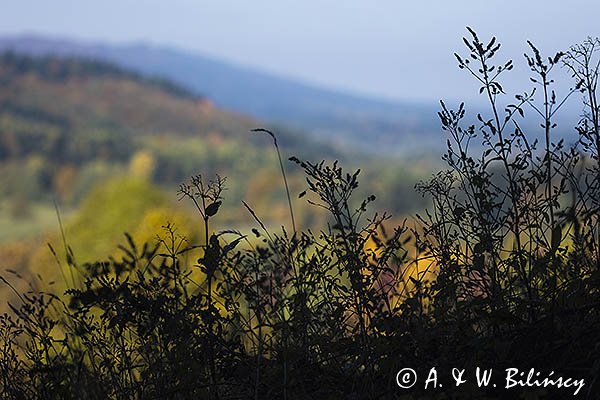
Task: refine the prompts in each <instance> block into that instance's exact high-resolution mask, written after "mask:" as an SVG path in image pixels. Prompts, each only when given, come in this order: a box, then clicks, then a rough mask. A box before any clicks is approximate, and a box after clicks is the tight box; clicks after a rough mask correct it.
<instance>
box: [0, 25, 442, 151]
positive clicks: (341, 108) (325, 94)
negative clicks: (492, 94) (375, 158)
mask: <svg viewBox="0 0 600 400" xmlns="http://www.w3.org/2000/svg"><path fill="white" fill-rule="evenodd" d="M7 49H12V50H16V51H19V52H25V53H28V54H36V55H43V54H51V55H77V56H86V57H94V58H99V59H104V60H109V61H111V62H114V63H116V64H118V65H121V66H124V67H127V68H130V69H132V70H135V71H138V72H140V73H142V74H144V75H147V76H160V77H163V78H167V79H170V80H172V81H173V82H176V83H178V84H180V85H183V86H184V87H186V88H189V89H190V90H191V91H193V92H194V93H196V94H202V95H206V96H207V97H209V98H210V99H211V100H213V101H214V102H215V104H216V105H217V106H219V107H223V108H225V109H230V110H235V111H238V112H241V113H244V114H248V115H252V116H255V117H256V118H259V119H262V120H266V121H272V122H275V123H281V124H285V125H287V126H292V127H296V128H298V129H301V130H305V131H307V132H309V133H312V134H313V135H314V136H316V137H319V138H327V139H328V140H334V141H335V142H336V143H338V144H339V145H341V146H344V147H348V146H350V145H352V144H353V145H359V146H361V147H362V148H363V149H365V150H370V151H374V152H382V151H385V152H390V153H391V152H401V151H404V153H409V152H412V151H414V150H415V149H419V150H421V151H423V150H428V149H430V148H431V147H435V148H439V140H437V139H438V137H437V134H436V133H437V132H438V127H439V124H438V120H437V115H436V113H437V108H438V107H437V104H421V103H414V102H397V101H388V100H381V99H374V98H369V97H363V96H359V95H353V94H347V93H342V92H339V91H336V90H329V89H324V88H320V87H315V86H312V85H309V84H305V83H302V82H297V81H294V80H292V79H287V78H282V77H279V76H274V75H271V74H267V73H264V72H261V71H256V70H253V69H249V68H245V67H242V66H238V65H234V64H231V63H227V62H223V61H220V60H215V59H212V58H209V57H206V56H202V55H199V54H191V53H187V52H184V51H179V50H175V49H170V48H162V47H154V46H148V45H143V44H139V45H127V46H114V45H105V44H98V43H86V42H76V41H71V40H66V39H48V38H45V37H38V36H23V37H5V38H0V50H7ZM415 138H418V139H419V140H415Z"/></svg>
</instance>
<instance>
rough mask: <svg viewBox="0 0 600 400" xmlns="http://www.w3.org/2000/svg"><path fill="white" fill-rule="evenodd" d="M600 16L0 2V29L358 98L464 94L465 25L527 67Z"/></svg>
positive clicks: (522, 10) (551, 3) (390, 6)
mask: <svg viewBox="0 0 600 400" xmlns="http://www.w3.org/2000/svg"><path fill="white" fill-rule="evenodd" d="M598 15H600V2H596V1H592V0H589V1H583V0H570V1H568V2H567V1H559V0H546V1H540V0H527V1H522V0H521V1H499V0H488V1H481V0H473V1H471V0H469V1H466V0H464V1H461V0H455V1H443V0H438V1H425V0H422V1H406V0H404V1H403V0H377V1H366V0H364V1H359V0H343V1H339V0H338V1H333V0H320V1H315V0H298V1H292V0H265V1H248V0H220V1H203V0H102V1H87V0H85V1H84V0H52V1H49V0H37V1H33V0H18V1H16V0H15V1H7V0H2V11H1V12H0V34H1V35H14V34H22V33H43V34H49V35H52V36H59V37H69V38H80V39H87V40H94V41H108V42H112V43H128V42H140V41H142V42H147V43H153V44H159V45H168V46H175V47H178V48H180V49H185V50H188V51H192V52H201V53H204V54H207V55H211V56H216V57H218V58H220V59H225V60H230V61H234V62H237V63H241V64H244V65H247V66H252V67H257V68H259V69H262V70H266V71H270V72H275V73H277V74H279V75H284V76H290V77H295V78H300V79H301V80H303V81H305V82H313V83H317V84H321V85H326V86H328V87H333V88H339V89H344V90H350V91H354V92H358V93H365V94H372V95H376V96H383V97H389V98H396V99H422V100H437V99H441V98H443V99H457V98H465V99H469V98H473V97H476V87H475V85H474V83H473V82H472V80H471V79H469V78H468V76H466V74H465V73H464V71H460V70H458V69H457V68H456V63H455V60H454V57H453V55H452V54H453V52H455V51H459V52H463V53H464V50H463V48H464V46H463V44H462V36H463V35H464V34H466V30H465V26H467V25H468V26H471V27H473V28H475V29H476V30H477V31H478V32H479V33H480V36H482V37H486V38H487V37H489V36H490V35H496V36H497V37H498V39H499V40H500V41H501V42H502V43H503V44H504V52H503V53H502V56H503V57H506V58H508V57H511V58H514V59H515V61H516V62H517V67H524V66H525V64H524V62H523V56H522V54H523V52H524V51H525V50H526V42H525V41H526V40H527V39H530V40H532V41H533V42H534V43H536V44H537V45H538V47H539V48H540V49H541V50H542V52H546V53H548V54H549V53H554V52H555V51H557V50H562V49H565V48H567V47H568V46H569V45H571V44H574V43H577V42H581V41H582V40H583V39H585V38H586V37H587V36H598V35H600V32H599V28H598V27H599V24H598V22H597V21H598ZM514 80H515V81H518V82H519V84H521V83H526V82H527V76H526V75H519V74H515V77H514ZM520 87H522V86H519V88H520Z"/></svg>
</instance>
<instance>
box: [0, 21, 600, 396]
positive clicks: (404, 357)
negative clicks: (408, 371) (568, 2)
mask: <svg viewBox="0 0 600 400" xmlns="http://www.w3.org/2000/svg"><path fill="white" fill-rule="evenodd" d="M469 32H470V34H471V37H470V39H468V40H467V39H465V44H466V46H467V49H468V51H469V54H468V56H466V57H463V56H459V55H456V58H457V60H458V63H459V67H460V68H462V69H465V70H466V71H468V72H470V73H471V74H472V75H473V76H474V77H475V78H476V79H477V81H478V82H479V83H480V85H481V86H480V93H481V94H483V95H485V96H486V98H487V100H488V102H489V106H490V108H489V112H488V115H486V114H479V115H477V123H476V124H475V125H467V126H465V125H464V120H465V116H466V109H465V107H464V105H463V104H461V105H460V106H459V107H458V109H457V110H452V109H450V108H448V107H447V106H446V105H445V104H444V103H442V109H441V111H440V113H439V116H440V120H441V124H442V128H443V129H444V131H446V133H447V134H448V135H449V139H448V147H447V152H446V154H445V155H444V160H445V161H446V162H447V165H448V169H447V170H445V171H440V172H438V173H437V174H435V176H434V177H433V178H432V179H431V180H429V181H428V182H421V183H419V184H418V185H417V188H418V190H419V191H420V192H421V193H422V194H424V195H427V196H428V197H429V198H430V199H431V201H432V203H431V207H429V208H428V209H427V210H425V211H424V213H422V215H418V216H417V218H416V222H417V223H418V225H417V226H415V227H414V228H412V229H408V228H407V222H404V223H402V224H401V225H400V226H395V227H393V226H391V223H390V217H389V215H388V214H386V213H383V214H379V213H372V214H371V213H370V212H369V208H370V207H371V203H373V202H374V201H375V196H374V195H369V196H366V198H364V199H355V196H354V194H355V191H356V189H357V188H358V177H359V173H360V171H354V172H351V173H348V172H344V170H343V169H342V167H340V165H339V164H338V162H332V163H327V162H325V161H322V162H317V163H314V162H310V161H305V160H300V159H298V158H296V157H292V158H290V160H291V161H292V162H293V163H295V164H296V165H297V166H298V167H299V168H300V169H302V171H303V173H304V175H305V176H306V184H307V187H306V190H304V191H302V192H301V193H300V195H299V198H305V199H306V200H307V202H308V203H309V204H311V205H312V206H314V207H319V208H321V209H324V210H325V211H326V212H327V214H328V218H329V219H328V222H327V224H326V225H325V226H323V227H322V229H321V230H320V231H318V232H315V231H314V230H310V229H308V230H299V229H298V227H297V226H296V224H295V221H294V219H293V209H292V200H291V196H290V194H289V187H288V185H287V179H286V178H285V169H284V168H283V162H282V161H281V153H280V149H279V147H278V146H277V140H276V136H275V134H274V133H272V132H270V131H266V130H259V131H264V132H266V133H268V134H269V135H271V136H272V138H273V139H274V145H275V146H276V149H277V151H278V156H279V161H280V167H281V170H282V175H283V178H284V185H285V186H286V192H287V195H288V205H289V208H290V218H291V219H292V232H288V231H287V230H286V229H285V228H282V229H281V230H280V231H277V232H275V231H273V230H272V229H270V228H269V227H267V226H266V225H265V224H264V223H263V222H262V220H261V217H260V216H259V215H257V213H256V212H255V211H254V210H253V209H252V208H251V207H250V206H249V205H248V204H247V203H243V204H244V206H245V208H246V209H247V210H248V212H249V213H250V214H251V215H252V217H253V218H254V220H255V222H256V224H257V226H256V227H254V228H248V230H249V231H248V232H246V233H244V232H242V231H238V230H235V229H230V230H223V231H214V226H215V224H214V219H215V218H217V216H218V215H219V212H221V205H222V201H223V194H224V190H225V186H224V183H225V181H224V179H222V178H220V177H218V176H217V178H216V179H215V180H208V181H207V180H206V179H205V178H203V177H202V176H200V175H197V176H194V177H192V178H191V180H190V182H189V183H186V184H182V185H181V186H180V188H179V195H180V199H187V200H189V201H191V202H192V203H193V204H194V206H195V208H196V210H197V211H198V213H199V215H200V218H201V225H200V229H202V230H203V231H204V239H203V242H202V243H199V244H197V243H189V242H188V240H187V239H186V238H185V237H182V236H180V235H179V234H178V232H177V229H176V227H174V226H173V225H171V224H167V225H166V226H165V227H164V232H163V234H162V235H161V236H159V237H158V240H157V241H156V244H155V245H150V244H144V245H143V246H141V247H140V246H139V245H138V244H137V243H135V241H134V240H133V238H132V237H131V236H129V235H126V242H127V243H126V244H125V245H123V246H120V247H119V248H120V250H121V252H122V255H121V256H120V257H109V259H108V260H105V261H99V262H95V263H88V264H84V265H78V264H76V262H75V257H74V255H73V252H72V251H71V250H70V248H68V246H66V252H67V254H68V259H67V264H68V268H70V269H71V271H72V272H73V274H75V273H77V274H78V276H79V277H80V278H81V279H80V280H79V281H80V282H78V281H77V280H76V279H74V278H73V277H71V282H72V284H73V286H74V287H72V288H70V289H69V290H67V291H66V293H65V295H64V296H57V295H53V294H51V293H47V292H48V291H46V292H43V291H40V290H35V289H34V288H33V287H32V290H31V291H30V292H28V293H18V292H17V293H16V294H17V297H18V300H19V304H18V305H11V310H12V312H11V313H10V314H5V315H3V316H2V317H0V338H1V340H2V352H1V353H0V391H1V398H3V399H23V398H25V399H38V398H40V399H54V398H61V399H62V398H73V399H75V398H76V399H96V398H98V399H105V398H118V399H121V398H139V399H153V398H168V399H187V398H190V399H192V398H193V399H198V398H200V399H248V398H253V399H308V398H315V399H317V398H318V399H320V398H335V399H337V398H348V399H351V398H352V399H362V398H365V399H384V398H386V399H395V398H403V399H416V398H428V397H422V396H429V398H432V397H435V396H438V395H439V396H438V397H439V398H442V397H443V396H444V395H446V396H447V397H448V398H452V396H454V397H456V398H496V397H497V396H498V395H499V394H498V392H494V390H493V389H491V388H489V389H486V388H477V387H475V386H474V385H473V386H472V387H468V385H466V386H467V387H460V388H454V389H451V388H447V387H445V388H444V394H442V393H441V389H440V391H438V392H435V393H433V392H431V391H430V392H426V391H425V392H424V391H423V390H422V388H421V390H420V389H418V388H415V389H414V391H413V392H410V393H408V392H406V391H400V390H399V389H398V387H397V385H396V383H395V380H394V379H395V374H396V372H397V371H398V370H400V369H401V368H403V367H407V366H408V367H412V368H415V369H417V370H418V371H423V370H427V369H428V368H430V367H432V366H436V367H438V368H442V367H449V368H452V367H456V366H461V367H468V366H480V365H485V367H486V368H487V367H504V366H511V367H515V366H523V367H526V368H531V367H534V366H541V367H542V368H552V369H555V370H558V369H560V370H561V372H565V373H566V372H568V371H576V372H577V374H578V376H581V375H584V376H585V377H586V378H587V379H588V380H587V384H589V386H586V387H587V388H588V389H587V390H588V391H587V397H588V398H590V399H592V398H595V397H594V396H595V395H596V394H597V382H596V380H597V378H596V377H597V376H599V373H600V364H599V363H598V359H599V358H598V357H599V356H600V355H599V354H598V352H599V349H600V342H599V341H598V340H599V339H598V336H597V333H598V331H599V330H600V315H599V312H600V301H598V298H599V296H598V295H599V287H600V272H599V270H598V263H599V259H600V258H599V255H600V216H599V213H600V212H599V211H598V210H599V207H598V201H599V200H598V199H599V198H600V165H599V162H600V159H599V154H600V117H599V115H600V109H599V108H598V107H599V106H598V103H597V95H596V84H597V79H598V72H599V71H598V68H599V67H598V65H599V64H598V59H597V54H596V49H597V48H598V46H599V42H598V41H597V40H591V39H590V40H588V41H586V42H584V44H582V45H581V46H575V47H573V48H572V49H571V50H570V51H569V52H567V53H564V54H563V53H558V54H556V55H554V56H553V57H550V58H548V59H545V58H543V57H542V56H541V53H540V52H539V51H538V49H537V48H536V47H534V46H533V45H532V44H531V43H530V48H531V54H529V55H526V60H527V63H528V65H529V67H530V69H531V71H532V73H533V75H534V77H533V78H532V82H533V83H534V85H537V88H538V90H535V88H534V89H532V90H531V91H529V92H525V93H523V94H519V95H517V96H516V97H515V100H516V101H515V102H514V103H513V104H507V105H505V106H503V105H502V104H503V103H502V101H503V99H504V97H505V93H504V89H503V87H502V85H501V83H500V80H499V79H500V77H501V76H502V75H503V74H504V73H505V72H507V71H510V70H511V69H512V65H513V64H512V62H510V61H509V62H506V63H501V64H495V57H496V56H497V53H498V51H499V49H500V45H499V44H497V43H496V40H495V39H492V40H491V41H490V42H488V43H484V42H482V41H481V40H480V39H479V38H478V36H477V35H476V34H475V32H474V31H472V30H470V29H469ZM560 65H564V66H565V67H566V68H568V69H569V70H570V71H571V72H572V74H573V76H574V78H575V80H576V81H575V84H574V86H573V89H571V90H569V91H567V92H566V94H565V95H564V96H563V97H559V96H557V95H556V94H555V93H554V90H553V79H552V76H551V73H552V71H553V69H554V68H556V66H560ZM577 91H581V92H583V93H584V95H585V100H584V106H585V107H586V109H585V112H584V115H583V117H582V119H581V122H580V123H579V125H578V127H577V132H578V133H579V141H578V142H577V143H575V144H574V145H572V146H570V147H569V146H567V145H566V144H565V143H564V141H563V140H562V139H558V140H557V139H555V138H554V135H555V130H556V127H557V126H556V123H557V122H556V121H557V118H556V117H557V112H558V111H559V110H560V109H561V108H562V105H563V104H564V102H565V101H566V99H567V98H569V97H571V96H572V94H573V93H576V92H577ZM540 96H541V97H540ZM526 113H527V115H529V113H531V114H532V115H533V116H534V118H539V119H540V120H541V123H540V126H541V129H542V130H541V132H540V133H541V134H540V135H539V136H540V137H542V138H543V140H542V142H540V143H541V144H539V143H538V141H537V140H536V139H535V138H534V136H535V135H534V132H530V130H531V129H532V128H531V124H524V123H523V121H521V119H522V118H524V117H525V115H526ZM413 252H414V254H413ZM194 259H196V260H197V261H196V262H194V261H193V260H194ZM2 279H3V281H4V282H5V283H7V284H8V282H7V281H6V280H4V278H2ZM557 390H558V389H557ZM507 393H508V395H511V394H513V393H512V392H507ZM557 393H558V395H561V393H560V392H557ZM529 395H531V396H538V397H539V396H542V395H544V394H543V393H542V392H539V391H536V389H532V391H530V393H529ZM502 396H506V393H504V394H502ZM550 396H553V394H551V395H550ZM438 397H435V398H438Z"/></svg>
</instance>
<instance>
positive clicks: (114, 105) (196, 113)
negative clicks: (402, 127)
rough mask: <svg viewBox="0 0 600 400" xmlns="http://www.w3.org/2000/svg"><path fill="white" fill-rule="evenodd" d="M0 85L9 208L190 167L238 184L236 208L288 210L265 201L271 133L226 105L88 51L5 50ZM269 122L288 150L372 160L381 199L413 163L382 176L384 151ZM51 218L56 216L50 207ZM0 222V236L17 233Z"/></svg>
mask: <svg viewBox="0 0 600 400" xmlns="http://www.w3.org/2000/svg"><path fill="white" fill-rule="evenodd" d="M0 85H1V90H0V173H1V174H2V176H4V177H6V178H5V180H4V182H3V187H2V188H1V189H0V195H1V196H2V199H3V200H2V202H3V203H5V207H4V212H10V214H11V215H13V216H15V217H23V218H25V217H27V216H28V214H30V213H31V212H32V211H31V210H32V209H33V210H35V205H36V204H40V203H41V204H51V201H52V199H57V200H58V201H59V203H60V204H61V205H62V206H65V207H72V208H74V209H75V208H77V206H78V204H79V203H80V202H81V200H83V199H84V198H85V196H86V195H87V193H88V192H89V190H90V189H91V188H92V187H93V186H94V185H95V184H96V183H98V182H102V181H103V180H106V179H111V178H114V177H115V176H122V175H127V174H130V173H132V172H131V171H134V174H137V175H143V176H147V178H148V179H149V180H150V181H151V182H153V183H154V184H156V185H159V186H161V187H163V188H165V189H167V190H169V191H172V192H174V191H175V189H176V188H177V186H178V185H179V184H180V183H181V182H183V181H185V180H186V179H188V178H189V177H190V176H191V175H194V174H198V173H202V174H203V175H205V176H214V175H215V174H219V175H221V176H227V177H228V179H229V182H230V185H228V186H229V187H232V188H235V190H233V189H232V190H230V191H228V193H227V196H226V201H227V202H229V203H230V204H234V205H235V206H236V208H235V209H237V210H239V209H240V207H239V205H240V200H241V199H245V200H247V201H251V202H253V204H256V205H257V207H258V211H265V214H270V215H272V216H273V218H275V220H277V218H278V217H281V216H282V215H284V216H285V209H283V210H279V209H278V208H276V207H275V208H273V207H271V205H272V204H273V203H275V202H278V201H279V200H280V199H281V196H283V195H284V191H283V190H282V187H281V176H280V175H279V172H278V168H277V160H276V155H275V152H274V148H273V146H272V141H271V139H270V138H269V137H268V136H267V135H264V134H260V135H259V134H256V133H250V131H251V129H253V128H256V127H261V126H263V124H262V123H261V122H259V121H257V120H255V119H253V118H251V117H247V116H244V115H241V114H238V113H232V112H229V111H223V110H221V109H219V108H218V107H216V106H215V105H214V104H213V103H212V101H211V100H210V99H208V98H205V97H200V96H197V95H194V94H191V93H190V92H189V91H187V90H186V89H184V88H181V87H179V86H177V85H176V84H173V83H170V82H169V81H165V80H158V79H149V78H147V77H143V76H141V75H139V74H137V73H133V72H130V71H127V70H124V69H122V68H120V67H116V66H114V65H111V64H107V63H104V62H98V61H90V60H85V59H77V58H57V57H30V56H23V55H17V54H15V53H5V54H3V55H1V56H0ZM275 129H276V131H277V134H278V141H279V144H280V146H281V147H282V150H283V151H284V156H289V155H292V154H293V155H296V156H299V157H301V158H309V159H313V160H315V159H317V160H318V159H323V158H327V159H333V158H337V159H341V160H342V161H344V160H346V161H348V160H352V162H353V163H356V162H359V161H361V160H362V161H365V163H366V164H368V165H370V166H369V167H368V168H366V171H365V174H367V176H369V174H371V176H374V174H377V175H378V179H371V180H370V184H369V185H366V186H365V188H364V190H371V188H375V187H378V186H382V185H387V186H389V187H391V188H392V190H391V193H390V198H389V199H388V200H391V199H393V196H394V193H395V191H396V189H397V190H400V189H402V188H405V187H407V186H412V182H413V181H414V180H413V179H411V178H410V175H411V174H412V172H411V171H412V169H408V168H405V169H404V172H403V173H402V174H397V173H396V172H395V171H397V170H396V169H395V168H393V169H388V171H385V172H383V171H382V168H379V166H381V165H385V164H386V163H388V161H386V160H385V159H382V158H381V157H378V160H377V162H375V159H374V158H372V157H368V156H366V155H364V154H363V155H361V154H359V153H352V154H350V153H340V152H339V151H336V150H334V149H333V147H331V146H330V145H328V144H326V143H324V142H319V141H316V140H311V139H309V138H307V137H306V136H305V135H301V134H300V133H294V132H292V131H290V130H289V129H284V128H281V127H276V128H275ZM396 165H397V164H395V166H396ZM288 166H289V167H291V165H288ZM417 168H418V166H417ZM140 170H141V172H140ZM290 174H291V175H290V180H291V183H292V185H294V184H296V183H298V184H300V183H301V182H302V178H301V177H300V175H299V174H297V172H296V171H293V170H292V171H290ZM294 188H295V186H293V187H292V189H294ZM415 201H416V202H418V200H415ZM384 202H385V199H384ZM413 203H414V202H413V200H410V199H409V200H408V201H407V200H405V199H403V200H402V201H400V202H399V201H396V206H392V207H390V208H392V209H394V210H399V211H402V210H405V209H407V208H410V207H412V204H413ZM387 204H388V205H389V204H390V201H388V202H387ZM267 211H268V213H267ZM240 212H242V211H240ZM244 213H245V211H244ZM46 214H49V215H50V221H52V217H51V215H52V213H46ZM46 214H45V215H46ZM245 214H247V213H245ZM234 217H235V216H231V218H234ZM0 221H5V222H4V223H2V224H0V228H2V227H8V226H14V224H11V222H10V221H11V219H10V218H8V219H2V218H0ZM21 222H22V221H21ZM33 225H36V224H33ZM19 226H21V224H19ZM0 230H4V231H3V232H1V233H2V235H1V237H0V239H1V240H6V239H10V235H12V234H13V232H12V229H11V232H10V233H9V232H8V231H7V230H6V229H0ZM16 231H19V229H17V230H16ZM24 231H27V229H25V230H24ZM16 236H18V237H19V236H21V234H17V235H16ZM1 240H0V241H1Z"/></svg>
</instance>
